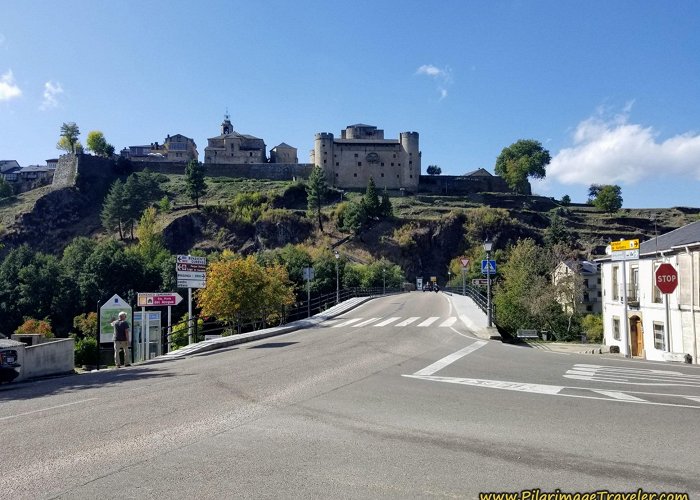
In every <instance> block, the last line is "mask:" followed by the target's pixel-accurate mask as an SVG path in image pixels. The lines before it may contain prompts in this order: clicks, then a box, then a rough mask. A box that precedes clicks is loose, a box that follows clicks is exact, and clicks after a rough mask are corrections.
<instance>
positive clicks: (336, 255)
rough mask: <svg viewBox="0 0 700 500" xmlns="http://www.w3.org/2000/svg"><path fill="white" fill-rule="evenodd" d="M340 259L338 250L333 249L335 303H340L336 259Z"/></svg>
mask: <svg viewBox="0 0 700 500" xmlns="http://www.w3.org/2000/svg"><path fill="white" fill-rule="evenodd" d="M339 260H340V254H339V253H338V250H336V251H335V303H336V304H340V275H339V274H338V261H339Z"/></svg>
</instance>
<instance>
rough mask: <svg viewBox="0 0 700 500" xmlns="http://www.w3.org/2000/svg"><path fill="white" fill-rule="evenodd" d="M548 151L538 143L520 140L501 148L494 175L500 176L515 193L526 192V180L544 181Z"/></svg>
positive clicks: (530, 140)
mask: <svg viewBox="0 0 700 500" xmlns="http://www.w3.org/2000/svg"><path fill="white" fill-rule="evenodd" d="M550 160H551V156H550V155H549V151H547V150H546V149H544V148H543V147H542V144H541V143H540V142H539V141H535V140H533V139H521V140H519V141H517V142H514V143H513V144H511V145H510V146H508V147H506V148H503V150H502V151H501V154H499V155H498V158H497V159H496V167H495V171H496V175H500V176H501V177H503V179H504V180H505V181H506V183H508V186H510V188H511V189H512V190H514V191H515V192H517V193H526V192H527V189H526V187H527V179H528V177H533V178H535V179H544V177H545V175H546V170H545V167H546V166H547V165H548V164H549V162H550Z"/></svg>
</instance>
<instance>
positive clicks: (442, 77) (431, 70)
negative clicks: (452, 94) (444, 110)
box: [416, 64, 452, 101]
mask: <svg viewBox="0 0 700 500" xmlns="http://www.w3.org/2000/svg"><path fill="white" fill-rule="evenodd" d="M416 74H417V75H425V76H428V77H430V78H433V79H435V80H437V81H438V82H439V83H440V84H439V85H438V87H437V89H436V90H437V92H438V94H440V99H439V100H441V101H442V100H443V99H444V98H445V97H447V88H446V85H449V84H451V83H452V70H451V69H450V68H449V67H447V66H446V67H445V68H438V67H437V66H434V65H432V64H424V65H422V66H420V67H419V68H418V69H417V70H416Z"/></svg>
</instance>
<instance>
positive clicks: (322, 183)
mask: <svg viewBox="0 0 700 500" xmlns="http://www.w3.org/2000/svg"><path fill="white" fill-rule="evenodd" d="M327 191H328V184H327V183H326V174H325V172H324V171H323V169H322V168H321V167H320V166H319V165H316V166H314V168H313V170H312V171H311V175H309V181H308V183H307V184H306V201H307V205H308V210H309V212H310V213H311V214H312V216H314V217H316V220H317V221H318V228H319V229H320V230H321V231H323V219H322V217H321V207H322V205H323V198H324V196H325V195H326V192H327Z"/></svg>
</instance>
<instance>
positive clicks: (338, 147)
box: [311, 123, 421, 191]
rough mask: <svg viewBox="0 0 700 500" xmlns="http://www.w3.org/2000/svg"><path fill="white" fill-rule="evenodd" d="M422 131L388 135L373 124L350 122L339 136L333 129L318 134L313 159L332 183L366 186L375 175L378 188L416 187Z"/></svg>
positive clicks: (412, 188) (345, 185)
mask: <svg viewBox="0 0 700 500" xmlns="http://www.w3.org/2000/svg"><path fill="white" fill-rule="evenodd" d="M420 160H421V152H420V150H419V148H418V132H401V133H400V134H399V138H398V139H385V138H384V131H383V130H380V129H377V127H375V126H373V125H364V124H361V123H358V124H355V125H349V126H348V127H347V128H346V129H345V130H343V131H341V135H340V138H339V139H336V138H335V137H334V136H333V134H332V133H328V132H322V133H318V134H316V137H315V141H314V149H313V151H311V163H312V164H314V165H318V166H320V167H321V168H323V170H324V171H325V172H326V180H327V182H328V184H329V185H330V186H333V187H336V188H342V189H353V188H365V187H367V183H368V181H369V178H370V177H372V178H374V182H375V183H376V185H377V187H378V188H380V189H381V188H387V189H406V190H410V191H415V190H416V188H417V187H418V180H419V178H420V171H421V163H420Z"/></svg>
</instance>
